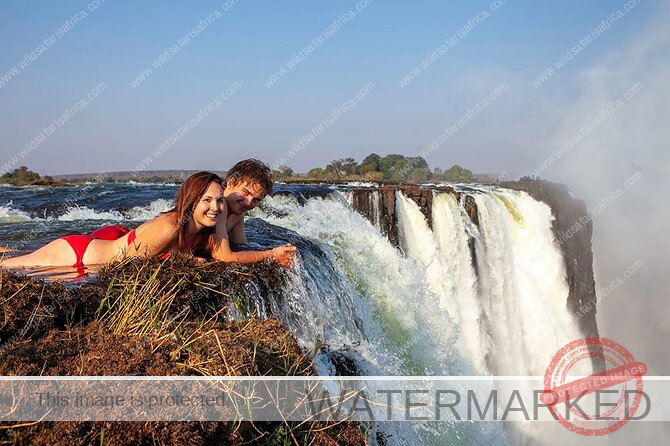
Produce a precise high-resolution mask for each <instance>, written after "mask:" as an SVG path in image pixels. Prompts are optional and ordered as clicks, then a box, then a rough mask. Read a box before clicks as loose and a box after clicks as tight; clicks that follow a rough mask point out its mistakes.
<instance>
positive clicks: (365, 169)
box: [356, 153, 381, 175]
mask: <svg viewBox="0 0 670 446" xmlns="http://www.w3.org/2000/svg"><path fill="white" fill-rule="evenodd" d="M380 160H381V157H380V156H379V155H377V154H376V153H371V154H369V155H368V156H366V157H365V159H364V160H363V161H361V164H360V165H359V166H358V169H356V173H358V174H361V175H365V174H367V173H370V172H381V169H380V166H379V161H380Z"/></svg>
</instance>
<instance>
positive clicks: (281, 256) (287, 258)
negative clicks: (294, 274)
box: [271, 243, 298, 268]
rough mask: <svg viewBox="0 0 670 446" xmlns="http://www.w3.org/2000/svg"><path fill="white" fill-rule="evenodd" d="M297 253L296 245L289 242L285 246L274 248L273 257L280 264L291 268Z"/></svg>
mask: <svg viewBox="0 0 670 446" xmlns="http://www.w3.org/2000/svg"><path fill="white" fill-rule="evenodd" d="M297 253H298V251H297V249H296V247H295V246H293V245H291V244H290V243H288V244H286V245H284V246H277V247H276V248H272V257H271V258H272V261H273V262H275V263H277V264H278V265H281V266H284V267H286V268H291V267H292V266H293V262H294V260H295V256H296V254H297Z"/></svg>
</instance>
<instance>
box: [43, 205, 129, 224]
mask: <svg viewBox="0 0 670 446" xmlns="http://www.w3.org/2000/svg"><path fill="white" fill-rule="evenodd" d="M56 220H58V221H79V220H112V221H121V220H124V217H123V215H122V214H121V213H120V212H118V211H100V212H99V211H96V210H95V209H91V208H89V207H86V206H82V207H79V206H75V207H70V208H68V210H67V212H66V213H65V214H63V215H60V216H59V217H58V218H57V219H56Z"/></svg>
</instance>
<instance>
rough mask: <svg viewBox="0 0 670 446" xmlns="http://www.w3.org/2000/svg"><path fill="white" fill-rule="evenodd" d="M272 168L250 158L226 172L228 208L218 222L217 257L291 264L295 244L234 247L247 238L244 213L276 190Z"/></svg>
mask: <svg viewBox="0 0 670 446" xmlns="http://www.w3.org/2000/svg"><path fill="white" fill-rule="evenodd" d="M272 184H273V181H272V170H271V169H270V167H268V166H267V165H266V164H263V163H262V162H260V161H258V160H256V159H248V160H244V161H240V162H239V163H237V164H235V165H234V166H233V167H232V168H231V169H230V170H229V171H228V174H227V175H226V179H225V183H224V185H223V187H224V191H223V196H224V204H225V206H224V210H223V214H222V215H221V217H222V218H219V220H218V222H217V224H216V236H217V240H218V243H217V246H216V247H215V249H214V250H213V252H212V257H213V258H214V260H219V261H223V262H239V263H255V262H262V261H263V260H267V259H271V260H273V261H274V262H277V263H278V264H279V265H282V266H285V267H291V266H292V265H293V261H294V259H295V256H296V248H295V246H293V245H291V244H286V245H284V246H278V247H276V248H273V249H269V250H267V251H233V250H232V249H231V245H232V244H235V245H237V244H242V243H244V242H246V241H247V236H246V234H245V233H244V214H245V213H246V212H248V211H250V210H252V209H254V208H255V207H256V206H257V205H258V203H260V202H261V200H262V199H263V198H265V196H266V195H267V194H269V193H270V192H271V191H272Z"/></svg>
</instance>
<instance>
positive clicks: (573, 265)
mask: <svg viewBox="0 0 670 446" xmlns="http://www.w3.org/2000/svg"><path fill="white" fill-rule="evenodd" d="M500 186H501V187H504V188H507V189H513V190H517V191H523V192H526V193H528V194H529V195H530V196H531V197H533V198H534V199H535V200H538V201H542V202H544V203H546V204H547V205H549V207H550V208H551V209H552V212H553V214H554V217H556V219H555V220H554V222H553V224H552V230H553V232H554V236H555V239H556V243H558V244H559V247H560V249H561V251H562V253H563V259H564V262H565V268H566V273H567V281H568V286H569V290H570V291H569V295H568V300H567V303H566V304H567V308H568V310H569V311H570V313H571V314H572V315H573V319H574V320H576V322H575V323H576V324H578V326H579V329H580V331H581V332H582V334H583V335H584V336H585V337H598V336H599V334H598V326H597V323H596V308H595V302H596V290H595V280H594V277H593V251H592V245H591V237H592V233H593V226H592V223H591V221H590V219H585V217H587V216H588V214H587V210H586V205H585V203H584V202H583V201H581V200H577V199H575V198H573V197H572V196H571V195H570V193H569V191H568V188H567V186H565V185H562V184H557V183H551V182H547V181H523V182H522V181H515V182H505V183H502V184H500ZM375 190H376V191H378V192H379V205H378V209H379V213H380V214H381V215H380V216H379V217H378V218H379V221H380V226H381V230H382V233H383V234H385V235H386V237H387V238H388V239H389V241H390V242H391V244H392V245H393V246H398V220H397V217H396V211H395V209H396V207H395V204H396V203H395V201H396V200H395V193H396V191H399V190H400V191H402V192H403V193H404V194H405V196H407V197H408V198H411V199H412V200H414V201H415V202H416V203H417V204H418V205H419V208H420V209H421V212H422V213H423V215H424V216H425V217H426V221H427V223H428V224H429V226H430V224H431V220H432V218H431V213H432V202H433V200H432V197H433V190H439V191H442V192H445V193H451V194H453V195H454V196H455V197H456V199H457V200H458V201H459V202H460V203H462V206H463V207H464V209H465V211H466V212H467V214H468V216H469V217H470V220H471V221H472V222H473V223H474V224H475V225H477V226H479V212H478V209H477V204H476V202H475V199H474V197H472V196H471V195H467V194H466V193H462V192H458V191H455V190H454V189H453V188H451V187H449V186H440V187H432V188H430V187H422V186H420V185H415V184H402V183H398V184H383V185H380V186H379V188H378V189H374V188H366V189H364V190H361V189H358V190H354V191H353V203H352V205H353V208H354V210H356V211H357V212H359V213H360V214H362V215H364V216H365V217H367V218H368V219H369V220H370V221H371V222H373V224H374V221H375V212H376V209H375V207H374V206H372V204H371V199H370V196H371V194H372V193H373V192H374V191H375ZM584 222H586V223H584ZM577 223H580V224H581V226H583V227H582V228H581V229H580V230H579V231H577V232H573V231H570V228H571V227H574V226H575V225H576V224H577ZM469 245H470V251H471V254H472V255H473V259H474V258H475V257H474V255H475V250H474V240H471V241H470V243H469ZM475 265H476V262H475ZM593 364H594V368H595V369H596V372H599V371H603V370H605V362H604V360H603V359H601V358H593Z"/></svg>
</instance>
